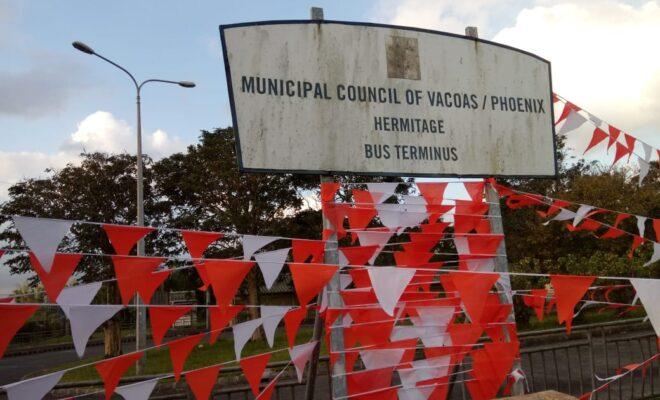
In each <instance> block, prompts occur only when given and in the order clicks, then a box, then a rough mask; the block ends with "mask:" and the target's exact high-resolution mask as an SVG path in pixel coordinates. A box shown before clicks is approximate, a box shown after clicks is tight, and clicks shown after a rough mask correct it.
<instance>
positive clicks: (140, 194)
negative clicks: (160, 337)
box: [71, 41, 195, 374]
mask: <svg viewBox="0 0 660 400" xmlns="http://www.w3.org/2000/svg"><path fill="white" fill-rule="evenodd" d="M71 45H72V46H73V47H74V48H75V49H76V50H79V51H81V52H83V53H85V54H90V55H94V56H97V57H98V58H100V59H102V60H103V61H106V62H108V63H110V64H112V65H114V66H115V67H117V68H119V69H120V70H122V71H124V72H125V73H126V74H127V75H128V76H129V77H130V78H131V80H132V81H133V84H134V85H135V91H136V104H137V224H138V226H144V189H143V186H144V178H143V176H142V169H143V166H142V115H141V110H140V91H141V90H142V86H144V85H145V84H147V83H150V82H160V83H170V84H174V85H179V86H181V87H184V88H194V87H195V83H194V82H190V81H168V80H165V79H147V80H145V81H142V82H141V83H138V81H137V80H136V79H135V77H134V76H133V74H131V73H130V72H128V70H127V69H126V68H124V67H122V66H121V65H119V64H117V63H116V62H114V61H111V60H109V59H107V58H105V57H103V56H102V55H100V54H99V53H97V52H95V51H94V49H92V48H91V47H89V46H88V45H86V44H85V43H83V42H78V41H76V42H73V43H71ZM137 254H138V255H141V256H143V255H144V240H142V239H141V240H140V241H139V242H138V244H137ZM140 303H141V301H140V297H139V296H137V297H136V298H135V304H136V314H137V315H136V318H135V321H136V322H135V348H136V350H140V349H142V348H144V347H145V346H146V342H147V330H146V328H147V314H146V313H145V309H144V307H140ZM143 360H144V359H141V361H140V362H138V364H137V373H138V374H139V373H141V372H142V371H141V370H142V366H143V363H144V361H143Z"/></svg>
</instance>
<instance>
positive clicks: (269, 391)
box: [254, 377, 278, 400]
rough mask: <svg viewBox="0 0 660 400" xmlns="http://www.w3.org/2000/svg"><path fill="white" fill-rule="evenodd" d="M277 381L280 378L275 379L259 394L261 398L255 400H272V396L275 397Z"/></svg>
mask: <svg viewBox="0 0 660 400" xmlns="http://www.w3.org/2000/svg"><path fill="white" fill-rule="evenodd" d="M277 379H278V377H275V378H274V379H273V380H272V381H270V383H269V384H268V386H266V387H265V388H264V390H263V391H262V392H261V393H259V396H257V397H255V399H254V400H270V398H271V396H272V395H273V391H274V390H275V386H276V385H277Z"/></svg>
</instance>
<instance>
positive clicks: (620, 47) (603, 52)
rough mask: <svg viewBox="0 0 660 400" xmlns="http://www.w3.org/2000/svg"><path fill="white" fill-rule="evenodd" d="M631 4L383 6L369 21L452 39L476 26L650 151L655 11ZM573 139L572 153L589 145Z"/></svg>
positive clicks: (654, 129)
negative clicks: (527, 57) (542, 61)
mask: <svg viewBox="0 0 660 400" xmlns="http://www.w3.org/2000/svg"><path fill="white" fill-rule="evenodd" d="M635 3H636V5H630V4H627V3H626V2H622V1H618V2H617V1H611V0H591V1H577V0H573V1H554V0H553V1H550V0H536V1H534V0H528V1H526V2H522V1H515V0H475V1H461V2H457V1H449V0H404V1H402V2H398V3H392V1H390V0H383V1H381V2H380V3H379V5H378V7H377V8H376V12H375V14H376V18H379V19H380V20H381V21H382V20H384V21H386V22H388V23H391V24H396V25H406V26H416V27H424V28H431V29H438V30H442V31H448V32H454V33H459V34H463V32H464V28H465V27H466V26H468V25H473V26H478V27H479V32H480V36H481V37H484V38H487V39H491V40H494V41H496V42H500V43H505V44H508V45H511V46H514V47H518V48H521V49H524V50H527V51H530V52H532V53H535V54H538V55H539V56H541V57H544V58H546V59H548V60H550V61H551V62H552V74H553V86H554V90H555V92H557V93H559V94H560V95H562V96H564V97H565V98H567V99H569V100H571V101H573V102H575V103H576V104H578V105H580V106H582V107H584V108H586V109H588V110H589V111H590V112H592V113H594V114H595V115H596V116H598V117H600V118H601V119H603V120H604V121H606V122H609V123H611V124H613V125H615V126H617V127H618V128H620V129H622V130H624V131H626V132H629V133H631V134H633V136H636V137H638V138H639V139H641V140H644V141H646V142H648V143H649V144H651V145H652V146H655V147H656V148H657V147H660V135H658V132H660V97H658V95H657V93H658V92H660V52H658V51H656V50H655V49H656V48H657V43H656V41H657V38H660V3H659V2H658V1H646V2H635ZM381 10H385V11H381ZM590 129H591V130H593V126H592V127H591V128H590ZM581 131H585V132H586V133H585V134H584V135H582V134H580V135H572V136H571V137H569V145H572V146H574V147H575V148H576V149H584V148H585V146H586V143H585V141H586V142H588V140H589V139H590V134H589V133H590V131H589V126H588V124H587V125H585V126H584V127H583V129H581ZM585 135H586V137H585ZM579 153H580V154H581V153H582V152H581V151H580V152H579ZM592 154H593V153H592ZM598 155H604V152H600V153H598ZM606 158H611V154H610V156H609V157H606Z"/></svg>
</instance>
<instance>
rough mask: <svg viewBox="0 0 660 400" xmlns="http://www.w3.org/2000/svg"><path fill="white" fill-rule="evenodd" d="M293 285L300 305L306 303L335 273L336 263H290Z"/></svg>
mask: <svg viewBox="0 0 660 400" xmlns="http://www.w3.org/2000/svg"><path fill="white" fill-rule="evenodd" d="M289 269H290V270H291V277H292V278H293V286H294V287H295V289H296V294H297V295H298V301H299V302H300V305H301V306H304V305H307V303H309V302H310V301H311V300H312V299H313V298H314V297H315V296H316V295H317V294H318V293H319V292H320V291H321V289H323V287H324V286H325V285H326V284H327V283H328V282H330V279H332V277H333V276H334V275H335V273H337V270H338V269H339V267H337V266H336V265H308V264H297V263H290V264H289Z"/></svg>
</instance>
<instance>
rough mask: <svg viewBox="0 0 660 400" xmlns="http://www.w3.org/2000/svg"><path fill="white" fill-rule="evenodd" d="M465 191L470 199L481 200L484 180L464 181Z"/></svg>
mask: <svg viewBox="0 0 660 400" xmlns="http://www.w3.org/2000/svg"><path fill="white" fill-rule="evenodd" d="M463 185H464V186H465V191H466V192H467V193H468V195H470V198H471V199H472V201H475V202H481V201H483V198H484V185H485V183H484V182H465V183H463Z"/></svg>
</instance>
